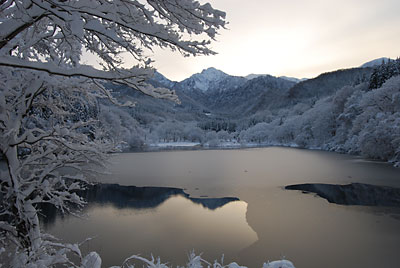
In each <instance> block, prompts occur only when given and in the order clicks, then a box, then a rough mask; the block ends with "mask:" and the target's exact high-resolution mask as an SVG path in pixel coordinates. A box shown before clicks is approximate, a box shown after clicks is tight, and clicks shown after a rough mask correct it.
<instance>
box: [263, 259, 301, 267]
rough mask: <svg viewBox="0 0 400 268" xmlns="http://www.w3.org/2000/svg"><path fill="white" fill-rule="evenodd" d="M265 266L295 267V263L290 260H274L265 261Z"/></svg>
mask: <svg viewBox="0 0 400 268" xmlns="http://www.w3.org/2000/svg"><path fill="white" fill-rule="evenodd" d="M263 268H295V267H294V265H293V263H292V262H290V261H288V260H281V261H273V262H267V263H264V265H263Z"/></svg>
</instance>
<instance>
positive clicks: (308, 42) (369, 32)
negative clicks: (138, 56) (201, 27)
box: [154, 0, 400, 81]
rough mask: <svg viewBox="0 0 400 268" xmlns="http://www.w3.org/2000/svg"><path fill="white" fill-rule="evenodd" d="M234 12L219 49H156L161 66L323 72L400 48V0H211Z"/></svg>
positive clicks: (170, 73) (172, 71) (183, 70)
mask: <svg viewBox="0 0 400 268" xmlns="http://www.w3.org/2000/svg"><path fill="white" fill-rule="evenodd" d="M201 2H205V1H201ZM207 2H210V3H211V4H212V5H213V7H214V8H218V9H221V10H223V11H225V12H226V13H227V21H228V22H229V24H228V28H229V29H228V30H222V31H221V32H220V35H219V36H218V38H217V39H218V40H217V42H214V43H213V44H212V48H213V49H214V50H215V51H216V52H218V55H216V56H201V57H190V58H184V57H182V56H180V54H179V53H172V52H168V51H159V50H157V51H156V55H155V56H154V58H155V60H156V63H155V64H154V66H155V67H156V68H157V69H158V71H159V72H161V73H162V74H164V75H165V76H166V77H167V78H169V79H171V80H177V81H180V80H182V79H184V78H187V77H189V76H190V75H191V74H193V73H196V72H201V71H202V70H203V69H206V68H208V67H215V68H217V69H220V70H222V71H224V72H226V73H228V74H231V75H240V76H245V75H248V74H250V73H256V74H271V75H275V76H281V75H286V76H293V77H297V78H303V77H306V78H312V77H315V76H317V75H318V74H320V73H322V72H327V71H332V70H336V69H340V68H349V67H355V66H359V65H361V64H362V63H364V62H366V61H369V60H372V59H375V58H380V57H391V58H396V57H398V56H400V15H399V14H400V0H274V1H272V0H245V1H243V0H208V1H207Z"/></svg>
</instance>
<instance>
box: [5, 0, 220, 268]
mask: <svg viewBox="0 0 400 268" xmlns="http://www.w3.org/2000/svg"><path fill="white" fill-rule="evenodd" d="M224 17H225V14H224V13H223V12H221V11H219V10H215V9H213V8H212V7H211V6H210V5H209V4H200V3H199V2H196V1H192V0H179V1H177V0H163V1H161V0H147V1H137V0H128V1H127V0H114V1H105V0H81V1H72V0H55V1H48V0H4V1H0V156H1V157H3V158H4V159H5V162H6V170H1V174H0V175H1V177H0V179H1V181H0V243H1V244H2V245H1V247H0V248H5V249H7V250H0V254H1V253H3V255H5V254H6V253H10V252H7V251H11V250H13V251H14V253H13V254H12V255H13V257H11V260H10V262H11V266H12V267H51V266H54V265H57V267H63V266H66V267H71V266H75V267H76V266H77V265H78V266H83V267H87V266H88V265H89V266H90V265H92V266H93V265H94V266H96V265H97V266H100V262H99V258H97V257H98V256H97V255H96V254H95V253H93V254H89V255H88V256H86V257H83V256H82V255H81V253H80V251H79V247H78V246H77V245H68V244H62V243H59V242H57V240H55V239H54V238H53V237H51V236H48V235H46V234H43V233H42V232H41V230H40V226H39V218H38V213H40V211H39V205H40V204H42V203H49V204H51V205H53V206H55V207H57V208H58V209H60V210H61V211H62V212H65V213H67V212H72V211H71V209H70V207H71V206H70V205H71V204H74V207H77V208H79V207H81V206H83V205H84V200H82V199H81V198H80V197H79V196H78V195H77V194H76V193H75V192H76V191H77V190H79V189H81V188H82V187H84V185H85V183H86V179H85V176H84V174H87V173H85V170H84V169H85V168H87V167H90V166H91V165H103V164H104V163H105V161H106V154H107V152H110V151H111V150H112V148H113V144H114V142H113V137H112V135H111V134H110V133H108V132H107V131H105V130H104V129H103V128H102V125H101V124H100V123H99V120H98V112H99V111H98V104H97V100H98V99H99V98H108V99H109V100H111V101H112V102H116V100H115V99H114V98H113V97H112V95H111V93H110V92H109V91H107V90H106V89H105V88H104V86H103V84H104V82H105V81H108V82H112V83H118V84H124V85H128V86H130V87H131V88H133V89H136V90H140V91H142V92H143V93H145V94H147V95H150V96H153V97H157V98H167V99H171V100H174V101H177V96H176V95H175V94H174V92H172V91H169V90H167V89H159V88H157V89H155V88H154V87H152V86H150V85H147V84H146V82H145V81H146V80H147V79H148V77H149V76H151V75H152V74H153V72H154V70H153V69H152V68H151V62H152V60H151V59H150V58H148V57H147V56H146V54H148V52H149V51H151V49H152V48H153V47H161V48H168V49H172V50H178V51H180V52H181V53H182V54H184V55H194V56H196V55H210V54H214V52H213V51H212V50H210V49H209V48H208V46H209V44H210V41H211V40H213V39H214V38H215V36H216V34H217V31H218V30H219V29H221V28H224V25H225V20H224ZM83 51H87V52H89V53H91V54H93V55H95V56H97V58H98V59H99V61H100V62H99V63H100V65H101V66H102V67H103V69H102V70H99V69H95V68H94V67H92V66H88V65H83V64H82V59H81V57H82V52H83ZM126 53H128V54H130V55H131V56H132V58H133V59H134V60H135V62H134V64H133V66H132V67H131V68H128V69H126V68H122V67H121V66H122V64H123V57H122V55H123V54H126ZM86 172H93V171H90V170H86ZM5 251H6V252H5ZM71 254H73V255H76V256H78V264H74V263H72V262H71V260H70V258H69V257H70V255H71Z"/></svg>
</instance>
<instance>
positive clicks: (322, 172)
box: [45, 147, 400, 268]
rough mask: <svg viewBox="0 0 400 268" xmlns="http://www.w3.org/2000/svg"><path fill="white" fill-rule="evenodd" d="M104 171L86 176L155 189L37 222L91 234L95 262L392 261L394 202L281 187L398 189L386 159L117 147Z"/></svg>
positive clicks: (398, 259) (395, 252)
mask: <svg viewBox="0 0 400 268" xmlns="http://www.w3.org/2000/svg"><path fill="white" fill-rule="evenodd" d="M109 171H110V172H111V173H112V175H109V176H108V175H107V176H102V177H99V178H96V179H97V180H99V181H100V182H103V183H117V184H120V185H122V186H138V187H143V186H151V187H156V188H129V187H125V188H124V187H120V188H118V187H117V188H115V189H114V188H113V189H112V191H108V190H104V191H103V190H96V191H95V192H94V193H93V194H92V199H91V201H90V203H89V206H88V207H87V209H86V210H85V211H84V212H85V213H86V214H87V218H86V219H78V218H75V217H71V216H67V217H58V216H57V217H53V218H51V217H49V218H48V220H47V221H46V223H45V227H46V230H47V231H48V232H50V233H52V234H55V235H56V236H58V237H60V238H62V239H64V240H66V241H68V242H78V241H83V240H84V239H85V238H87V237H94V239H93V240H91V241H89V242H87V243H85V244H84V245H83V246H82V249H83V250H84V251H93V250H95V251H98V252H99V253H100V255H101V256H102V258H103V267H108V266H111V265H120V264H122V261H123V260H124V259H125V258H126V257H129V256H130V255H132V254H141V255H142V256H144V257H149V256H150V254H151V253H153V255H154V256H160V257H161V260H162V261H164V262H169V263H170V264H171V265H177V264H179V265H183V264H185V261H186V259H187V254H188V253H189V252H190V251H191V250H192V249H194V250H195V251H196V252H197V253H201V252H202V253H203V255H202V256H203V258H205V259H207V260H209V261H213V260H214V259H217V258H218V259H220V258H221V255H222V254H225V263H229V262H231V261H236V262H238V263H239V264H241V265H245V266H248V267H261V266H262V263H263V262H264V261H267V260H276V259H281V258H282V257H283V256H284V257H286V258H287V259H289V260H291V261H292V262H293V263H294V264H295V266H296V267H299V268H301V267H307V268H322V267H323V268H337V267H340V268H347V267H348V268H353V267H363V268H373V267H374V268H375V267H398V265H399V263H400V254H399V246H400V220H399V216H400V210H399V209H398V208H387V207H368V206H362V207H361V206H344V205H337V204H332V203H329V202H328V201H326V200H325V199H323V198H319V197H315V196H314V195H305V194H302V193H301V192H300V191H288V190H284V186H286V185H291V184H301V183H331V184H347V183H352V182H359V183H367V184H373V185H382V186H391V187H397V188H400V169H395V168H393V167H391V166H390V165H389V164H385V163H380V162H373V161H365V160H363V159H361V158H359V157H354V156H348V155H340V154H336V153H329V152H322V151H310V150H300V149H292V148H280V147H271V148H255V149H241V150H205V151H201V150H200V151H166V152H146V153H124V154H119V155H116V156H114V157H113V158H112V165H111V166H110V167H109ZM160 187H161V188H160ZM164 187H169V188H164ZM171 187H173V188H174V189H175V188H178V190H176V189H175V190H171ZM128 188H129V189H130V190H129V191H128V190H126V189H128ZM182 190H183V191H182ZM152 191H155V192H152ZM174 191H176V192H174ZM181 191H182V192H181ZM223 197H235V198H238V199H239V200H236V199H234V198H232V199H221V198H223Z"/></svg>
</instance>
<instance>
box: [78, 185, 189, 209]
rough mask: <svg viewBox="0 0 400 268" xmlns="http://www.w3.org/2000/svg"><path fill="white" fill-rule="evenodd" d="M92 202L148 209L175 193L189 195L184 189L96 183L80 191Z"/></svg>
mask: <svg viewBox="0 0 400 268" xmlns="http://www.w3.org/2000/svg"><path fill="white" fill-rule="evenodd" d="M79 195H80V196H82V197H83V198H85V200H86V201H87V202H88V203H89V205H91V204H112V205H113V206H115V207H117V208H134V209H147V208H155V207H158V206H159V205H161V204H162V203H163V202H164V201H165V200H167V199H168V198H169V197H171V196H173V195H182V196H185V197H188V196H189V195H188V194H186V193H185V192H184V191H183V190H182V189H178V188H169V187H136V186H121V185H118V184H95V185H90V186H89V187H88V189H86V190H85V191H82V192H80V193H79Z"/></svg>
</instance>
